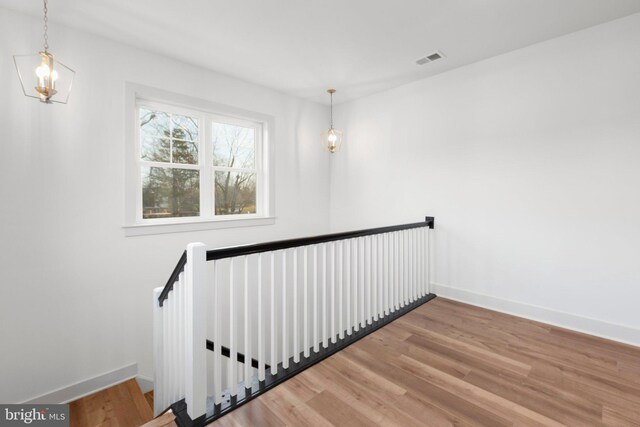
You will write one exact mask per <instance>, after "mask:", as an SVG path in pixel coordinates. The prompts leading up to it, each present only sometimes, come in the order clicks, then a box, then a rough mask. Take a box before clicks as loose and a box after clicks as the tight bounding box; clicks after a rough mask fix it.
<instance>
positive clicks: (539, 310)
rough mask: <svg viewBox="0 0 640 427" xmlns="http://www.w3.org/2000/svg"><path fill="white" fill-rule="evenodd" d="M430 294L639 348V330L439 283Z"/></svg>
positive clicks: (432, 286)
mask: <svg viewBox="0 0 640 427" xmlns="http://www.w3.org/2000/svg"><path fill="white" fill-rule="evenodd" d="M431 292H433V293H434V294H436V295H438V296H440V297H444V298H448V299H452V300H455V301H460V302H464V303H467V304H471V305H476V306H479V307H483V308H488V309H490V310H495V311H499V312H502V313H507V314H512V315H514V316H518V317H524V318H525V319H530V320H536V321H538V322H543V323H548V324H550V325H554V326H559V327H561V328H566V329H571V330H574V331H577V332H583V333H585V334H589V335H595V336H597V337H601V338H606V339H609V340H613V341H618V342H621V343H624V344H630V345H633V346H640V329H637V328H633V327H631V326H627V325H619V324H616V323H610V322H605V321H603V320H598V319H592V318H589V317H582V316H578V315H575V314H571V313H566V312H563V311H557V310H553V309H550V308H545V307H539V306H535V305H531V304H525V303H522V302H517V301H511V300H506V299H502V298H497V297H493V296H490V295H484V294H479V293H476V292H472V291H468V290H465V289H459V288H454V287H451V286H446V285H442V284H439V283H431Z"/></svg>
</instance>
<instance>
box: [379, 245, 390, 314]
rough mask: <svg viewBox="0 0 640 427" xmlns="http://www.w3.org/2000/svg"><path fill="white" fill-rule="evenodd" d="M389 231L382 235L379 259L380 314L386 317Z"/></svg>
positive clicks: (387, 304) (387, 312) (387, 305)
mask: <svg viewBox="0 0 640 427" xmlns="http://www.w3.org/2000/svg"><path fill="white" fill-rule="evenodd" d="M388 242H389V233H385V234H383V235H382V248H381V249H382V260H381V263H380V264H381V267H382V269H381V279H382V316H383V317H386V316H387V314H389V311H388V307H389V300H388V297H389V295H388V293H387V287H388V286H389V281H388V274H387V270H388V269H389V262H388V260H389V244H388Z"/></svg>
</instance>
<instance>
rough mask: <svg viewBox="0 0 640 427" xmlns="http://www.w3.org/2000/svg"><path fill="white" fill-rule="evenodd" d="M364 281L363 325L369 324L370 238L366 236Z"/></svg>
mask: <svg viewBox="0 0 640 427" xmlns="http://www.w3.org/2000/svg"><path fill="white" fill-rule="evenodd" d="M363 264H364V273H365V274H364V277H365V279H364V281H363V292H364V294H363V296H365V295H366V300H365V302H364V305H365V309H364V310H363V314H365V319H364V322H363V325H364V326H366V325H368V324H369V325H370V324H371V236H366V237H365V238H364V263H363Z"/></svg>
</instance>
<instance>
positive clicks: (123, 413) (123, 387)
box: [69, 379, 153, 427]
mask: <svg viewBox="0 0 640 427" xmlns="http://www.w3.org/2000/svg"><path fill="white" fill-rule="evenodd" d="M151 408H152V406H150V405H149V402H148V400H147V399H146V398H145V396H144V395H143V394H142V391H140V387H139V386H138V383H137V382H136V380H134V379H132V380H129V381H125V382H123V383H121V384H117V385H115V386H113V387H110V388H108V389H106V390H102V391H99V392H97V393H94V394H92V395H90V396H86V397H83V398H82V399H79V400H76V401H74V402H71V403H70V404H69V425H70V426H71V427H86V426H91V427H93V426H114V427H117V426H123V427H129V426H132V427H134V426H140V425H142V424H144V423H146V422H147V421H149V420H151V419H152V418H153V410H152V409H151Z"/></svg>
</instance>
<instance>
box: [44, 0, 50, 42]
mask: <svg viewBox="0 0 640 427" xmlns="http://www.w3.org/2000/svg"><path fill="white" fill-rule="evenodd" d="M47 1H48V0H43V2H44V8H43V10H44V19H43V21H44V51H45V53H47V52H48V51H49V35H48V34H47V32H48V30H49V17H48V16H47V12H48V11H49V10H48V9H47Z"/></svg>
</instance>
